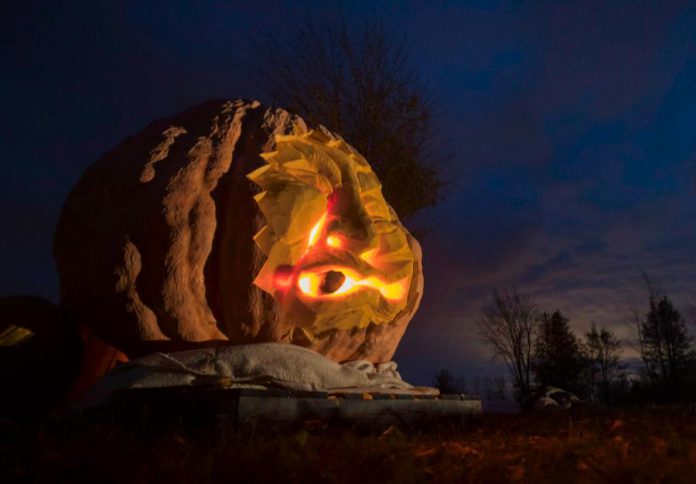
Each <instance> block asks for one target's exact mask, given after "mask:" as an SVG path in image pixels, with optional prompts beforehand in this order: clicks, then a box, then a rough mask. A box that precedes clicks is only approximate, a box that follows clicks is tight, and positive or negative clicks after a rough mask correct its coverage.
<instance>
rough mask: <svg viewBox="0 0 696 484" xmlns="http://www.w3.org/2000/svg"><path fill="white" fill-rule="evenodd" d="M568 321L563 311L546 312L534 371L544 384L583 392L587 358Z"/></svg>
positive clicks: (535, 349) (537, 339)
mask: <svg viewBox="0 0 696 484" xmlns="http://www.w3.org/2000/svg"><path fill="white" fill-rule="evenodd" d="M568 321H569V320H568V318H566V317H564V316H563V315H562V314H561V312H560V311H556V312H555V313H553V314H552V315H549V314H548V313H543V314H542V316H541V321H540V325H539V329H538V332H537V336H536V339H535V341H534V355H533V358H532V371H533V372H534V378H535V380H536V382H537V384H538V385H539V386H541V387H547V386H552V387H559V388H563V389H565V390H568V391H571V392H573V393H576V394H579V395H581V394H583V393H584V388H583V385H582V382H581V379H582V373H583V371H584V370H585V368H586V367H587V359H586V357H585V355H584V353H583V348H582V345H581V344H580V342H579V341H578V338H577V337H576V336H575V335H574V334H573V332H572V331H571V329H570V326H568Z"/></svg>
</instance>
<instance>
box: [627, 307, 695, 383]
mask: <svg viewBox="0 0 696 484" xmlns="http://www.w3.org/2000/svg"><path fill="white" fill-rule="evenodd" d="M640 332H641V338H642V340H643V347H644V350H643V354H642V357H643V360H644V361H645V364H646V367H647V368H648V372H649V377H650V379H651V380H652V381H653V382H654V383H661V384H664V385H665V386H666V387H668V389H669V390H675V389H676V388H675V387H676V386H678V385H679V384H681V383H683V381H684V379H685V377H686V376H687V371H688V369H689V366H690V364H691V362H692V358H693V355H692V354H691V351H690V347H691V342H692V341H691V337H690V336H689V333H688V331H687V329H686V324H685V323H684V320H683V318H682V317H681V314H680V313H679V311H677V310H676V309H675V307H674V305H673V304H672V301H670V299H669V298H668V297H667V296H664V295H663V296H660V297H659V298H656V297H654V296H651V297H650V310H649V311H648V313H647V315H646V317H645V319H644V320H643V323H642V324H641V328H640Z"/></svg>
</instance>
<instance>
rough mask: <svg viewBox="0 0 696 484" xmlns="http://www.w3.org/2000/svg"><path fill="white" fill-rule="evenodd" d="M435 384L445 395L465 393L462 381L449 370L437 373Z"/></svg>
mask: <svg viewBox="0 0 696 484" xmlns="http://www.w3.org/2000/svg"><path fill="white" fill-rule="evenodd" d="M433 386H434V387H435V388H437V389H438V390H440V393H441V394H443V395H453V394H455V393H463V388H462V385H461V383H460V382H459V381H458V380H457V378H456V377H455V376H454V375H453V374H452V373H450V372H449V371H447V370H440V371H438V372H437V373H436V374H435V380H434V381H433Z"/></svg>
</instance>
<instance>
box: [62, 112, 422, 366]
mask: <svg viewBox="0 0 696 484" xmlns="http://www.w3.org/2000/svg"><path fill="white" fill-rule="evenodd" d="M54 252H55V256H56V261H57V265H58V270H59V275H60V284H61V302H62V303H63V304H64V306H65V307H66V308H67V310H68V311H69V312H70V314H71V315H72V316H73V317H74V318H75V319H76V320H77V321H78V322H79V323H80V324H82V325H85V326H88V327H89V328H91V330H92V331H94V333H95V334H96V335H97V336H99V337H100V338H102V339H103V340H104V341H106V342H108V343H109V344H112V345H114V346H115V347H116V348H118V349H120V350H122V351H124V352H125V353H127V354H128V355H129V356H137V355H141V354H144V353H148V352H150V351H153V350H178V349H187V348H193V347H196V346H201V345H203V346H208V345H216V344H242V343H244V344H246V343H254V342H287V343H293V344H299V345H302V346H306V347H309V348H311V349H314V350H316V351H318V352H319V353H321V354H323V355H325V356H327V357H329V358H331V359H333V360H336V361H344V360H354V359H367V360H370V361H375V362H377V361H385V360H389V359H390V358H391V357H392V355H393V353H394V351H395V350H396V346H397V344H398V342H399V340H400V339H401V337H402V335H403V333H404V330H405V328H406V326H407V324H408V322H409V321H410V319H411V317H412V316H413V314H414V312H415V310H416V308H417V306H418V303H419V300H420V297H421V293H422V267H421V253H420V248H419V245H418V243H417V242H416V240H415V239H414V238H413V237H412V236H411V235H410V234H409V233H408V231H407V230H406V229H405V228H404V227H403V226H402V225H401V224H400V223H399V220H398V218H397V216H396V214H395V213H394V211H393V210H392V209H391V207H389V205H388V203H387V202H386V201H385V200H384V198H383V197H382V193H381V186H380V183H379V181H378V179H377V177H376V175H375V174H374V173H373V171H372V170H371V168H370V166H369V164H368V162H367V161H366V160H365V159H364V158H363V157H362V156H361V155H360V154H359V153H358V152H356V151H355V150H354V149H353V148H352V147H351V146H350V145H348V144H347V143H346V142H345V141H344V140H343V139H341V138H340V136H338V135H336V134H334V133H331V132H329V131H327V130H326V129H324V128H323V127H321V126H317V127H313V128H310V127H307V126H306V124H305V122H304V121H303V120H302V119H301V118H299V117H297V116H293V115H291V114H289V113H287V112H286V111H284V110H282V109H269V108H265V107H262V106H261V105H260V104H259V103H257V102H244V101H234V102H222V101H217V102H208V103H205V104H203V105H200V106H197V107H194V108H192V109H190V110H188V111H186V112H184V113H182V114H180V115H178V116H175V117H174V118H172V119H170V120H166V121H158V122H156V123H153V124H152V125H150V126H149V127H147V128H146V129H145V130H144V131H143V132H141V133H139V134H138V135H136V136H134V137H132V138H129V139H128V140H126V141H125V142H123V143H122V144H121V145H120V146H118V147H117V148H116V149H114V150H113V151H111V152H110V153H108V154H107V155H105V156H104V157H103V158H102V159H101V160H100V161H98V162H97V163H96V164H94V165H93V166H91V167H90V168H89V169H88V170H87V171H86V173H85V174H84V175H83V177H82V179H81V180H80V181H79V183H78V184H77V186H76V187H75V188H74V189H73V191H72V192H71V194H70V195H69V197H68V200H67V202H66V205H65V207H64V209H63V213H62V215H61V219H60V222H59V224H58V228H57V230H56V238H55V245H54Z"/></svg>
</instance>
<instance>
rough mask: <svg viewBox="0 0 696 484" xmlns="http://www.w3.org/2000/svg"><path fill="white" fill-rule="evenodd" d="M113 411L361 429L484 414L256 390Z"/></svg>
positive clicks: (128, 396)
mask: <svg viewBox="0 0 696 484" xmlns="http://www.w3.org/2000/svg"><path fill="white" fill-rule="evenodd" d="M104 411H108V412H109V414H110V415H112V416H113V417H115V418H117V419H118V420H122V419H127V420H128V421H130V422H133V423H135V422H138V421H142V422H154V421H157V422H160V423H162V422H167V421H185V422H186V423H189V424H191V423H192V424H196V423H199V424H205V423H210V421H211V420H213V421H220V420H224V421H225V422H229V423H233V424H238V423H243V422H249V421H268V422H284V423H291V422H298V421H303V420H317V419H319V420H327V421H332V422H345V423H356V424H380V425H382V424H394V423H395V424H414V423H422V422H427V421H435V420H451V421H462V420H464V419H466V418H467V417H471V416H477V415H479V414H480V413H481V401H480V400H479V399H475V398H470V397H467V396H464V395H445V396H438V397H434V396H413V395H404V394H398V393H397V394H390V393H350V392H346V393H333V394H330V393H323V392H293V391H288V390H276V389H272V390H269V389H263V390H260V389H254V388H242V389H240V388H232V389H220V388H200V387H170V388H161V389H159V388H153V389H142V390H140V389H139V390H128V391H123V392H120V393H119V394H117V395H116V396H115V397H114V399H113V401H112V403H111V404H109V405H108V406H107V407H106V408H103V409H101V412H102V413H103V412H104Z"/></svg>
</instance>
